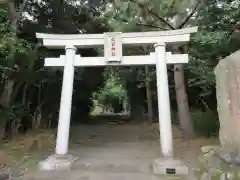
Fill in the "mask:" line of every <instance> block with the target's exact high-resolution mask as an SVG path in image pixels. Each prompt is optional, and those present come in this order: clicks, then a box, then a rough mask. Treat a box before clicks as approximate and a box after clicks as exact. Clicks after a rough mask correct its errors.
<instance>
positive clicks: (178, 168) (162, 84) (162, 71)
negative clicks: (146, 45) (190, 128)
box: [153, 42, 188, 175]
mask: <svg viewBox="0 0 240 180" xmlns="http://www.w3.org/2000/svg"><path fill="white" fill-rule="evenodd" d="M155 57H156V75H157V94H158V118H159V130H160V144H161V153H162V158H159V159H156V160H154V163H153V173H154V174H182V175H183V174H184V175H186V174H188V167H187V166H186V165H184V164H183V163H182V162H181V161H179V160H176V159H174V158H173V137H172V123H171V111H170V98H169V87H168V75H167V63H166V44H165V43H164V42H160V43H156V44H155Z"/></svg>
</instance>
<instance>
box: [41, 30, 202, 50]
mask: <svg viewBox="0 0 240 180" xmlns="http://www.w3.org/2000/svg"><path fill="white" fill-rule="evenodd" d="M195 32H197V27H191V28H185V29H179V30H171V31H150V32H133V33H122V34H121V39H122V44H129V45H131V44H132V45H136V44H153V43H155V42H164V43H167V44H169V43H185V42H188V41H189V40H190V34H191V33H195ZM36 37H37V38H38V39H42V41H43V45H44V46H46V47H48V48H57V49H61V48H64V47H65V46H66V45H74V46H75V47H77V48H78V47H82V48H83V47H89V46H91V47H93V46H101V45H104V37H105V36H104V34H69V35H65V34H45V33H36Z"/></svg>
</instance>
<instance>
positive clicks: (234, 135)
mask: <svg viewBox="0 0 240 180" xmlns="http://www.w3.org/2000/svg"><path fill="white" fill-rule="evenodd" d="M215 75H216V91H217V102H218V114H219V121H220V131H219V139H220V142H221V147H222V149H224V150H226V151H227V152H229V153H230V154H232V155H233V154H234V156H236V157H240V50H239V51H237V52H235V53H233V54H232V55H230V56H228V57H226V58H225V59H223V60H221V61H220V62H219V64H218V65H217V67H216V69H215Z"/></svg>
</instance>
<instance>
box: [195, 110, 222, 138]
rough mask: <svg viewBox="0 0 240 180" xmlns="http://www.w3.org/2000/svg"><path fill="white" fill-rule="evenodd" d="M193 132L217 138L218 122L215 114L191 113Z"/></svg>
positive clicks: (206, 112) (210, 112)
mask: <svg viewBox="0 0 240 180" xmlns="http://www.w3.org/2000/svg"><path fill="white" fill-rule="evenodd" d="M192 120H193V126H194V130H195V132H196V133H197V134H198V135H201V136H206V137H212V136H217V135H218V131H219V120H218V116H217V114H215V113H214V112H212V111H205V112H202V111H195V112H193V113H192Z"/></svg>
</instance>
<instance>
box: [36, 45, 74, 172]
mask: <svg viewBox="0 0 240 180" xmlns="http://www.w3.org/2000/svg"><path fill="white" fill-rule="evenodd" d="M76 50H77V48H76V47H75V46H72V45H68V46H66V47H65V51H66V56H65V57H66V58H65V65H64V73H63V83H62V93H61V103H60V111H59V120H58V131H57V142H56V154H55V155H52V156H50V157H48V158H47V159H46V160H44V161H42V162H41V163H40V169H41V170H62V169H69V168H70V167H71V164H72V163H73V161H74V160H75V158H74V157H73V156H71V155H69V154H68V141H69V129H70V119H71V107H72V92H73V81H74V58H75V55H76Z"/></svg>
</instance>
